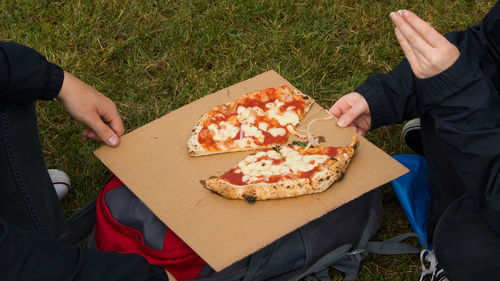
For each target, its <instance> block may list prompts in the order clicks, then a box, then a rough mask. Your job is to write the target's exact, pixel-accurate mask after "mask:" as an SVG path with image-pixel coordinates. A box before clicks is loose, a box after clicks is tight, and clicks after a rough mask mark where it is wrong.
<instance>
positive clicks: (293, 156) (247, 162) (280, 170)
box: [238, 146, 328, 183]
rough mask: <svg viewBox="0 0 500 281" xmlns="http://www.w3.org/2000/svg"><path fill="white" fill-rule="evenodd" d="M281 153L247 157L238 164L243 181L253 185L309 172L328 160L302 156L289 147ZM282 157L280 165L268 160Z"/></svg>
mask: <svg viewBox="0 0 500 281" xmlns="http://www.w3.org/2000/svg"><path fill="white" fill-rule="evenodd" d="M280 153H281V155H280ZM280 153H278V152H277V151H275V150H269V151H267V152H258V153H256V154H254V155H249V156H247V157H246V158H245V159H244V160H243V161H241V162H240V163H238V170H239V171H241V173H242V174H243V177H242V180H243V181H245V182H248V183H252V182H256V181H259V180H267V179H269V177H271V176H284V175H286V174H289V173H298V172H308V171H311V170H313V169H314V168H316V167H317V166H318V165H319V164H322V163H324V162H325V161H326V160H328V156H327V155H317V154H313V155H301V154H299V153H298V152H297V151H295V150H293V149H292V148H290V147H288V146H283V147H281V148H280ZM266 156H267V157H266ZM282 157H283V158H284V160H285V161H284V162H281V163H280V164H273V161H272V160H270V159H268V158H271V159H282Z"/></svg>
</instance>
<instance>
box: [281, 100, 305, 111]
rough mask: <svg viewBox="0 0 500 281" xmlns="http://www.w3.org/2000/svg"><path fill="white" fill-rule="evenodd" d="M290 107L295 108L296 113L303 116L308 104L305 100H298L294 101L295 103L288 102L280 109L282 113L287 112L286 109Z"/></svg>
mask: <svg viewBox="0 0 500 281" xmlns="http://www.w3.org/2000/svg"><path fill="white" fill-rule="evenodd" d="M290 106H294V107H295V108H294V109H293V110H294V111H295V112H296V113H298V114H302V112H303V111H304V108H305V107H306V102H305V101H303V100H296V99H294V100H293V101H290V102H286V103H285V104H284V105H283V106H281V107H280V110H281V112H285V111H286V109H287V108H288V107H290Z"/></svg>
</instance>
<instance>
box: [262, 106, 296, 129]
mask: <svg viewBox="0 0 500 281" xmlns="http://www.w3.org/2000/svg"><path fill="white" fill-rule="evenodd" d="M268 114H269V117H271V118H274V119H276V120H277V121H278V123H280V125H281V126H285V125H287V124H292V125H294V126H295V125H297V123H299V116H298V115H297V113H295V111H293V110H290V111H285V112H284V113H282V112H281V111H279V110H275V109H270V110H269V111H268Z"/></svg>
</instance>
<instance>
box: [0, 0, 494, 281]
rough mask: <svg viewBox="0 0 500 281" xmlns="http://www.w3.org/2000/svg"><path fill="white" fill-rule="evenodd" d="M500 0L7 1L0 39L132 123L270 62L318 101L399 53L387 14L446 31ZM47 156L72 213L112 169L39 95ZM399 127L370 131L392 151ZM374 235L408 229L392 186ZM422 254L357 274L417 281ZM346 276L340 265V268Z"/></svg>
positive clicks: (372, 262)
mask: <svg viewBox="0 0 500 281" xmlns="http://www.w3.org/2000/svg"><path fill="white" fill-rule="evenodd" d="M494 2H495V1H484V0H471V1H465V0H463V1H444V0H437V1H403V0H385V1H381V0H379V1H373V0H372V1H348V0H344V1H340V0H337V1H300V2H299V1H125V0H123V1H119V0H103V1H91V0H79V1H78V0H75V1H30V0H18V1H13V0H3V1H0V19H1V21H0V39H2V40H9V41H15V42H18V43H22V44H25V45H28V46H30V47H32V48H34V49H36V50H38V51H39V52H40V53H42V54H43V55H44V56H46V57H47V58H48V59H49V60H50V61H52V62H54V63H57V64H59V65H61V66H62V67H63V68H64V69H65V70H67V71H69V72H72V73H73V74H75V75H76V76H78V77H80V78H81V79H82V80H83V81H85V82H87V83H88V84H90V85H92V86H94V87H95V88H97V89H98V90H99V91H101V92H102V93H104V94H105V95H107V96H109V97H111V98H112V99H113V100H114V101H115V102H116V103H117V105H118V108H119V111H120V113H121V115H122V117H123V120H124V123H125V126H126V128H127V129H128V130H129V131H130V130H133V129H135V128H137V127H139V126H141V125H144V124H146V123H148V122H150V121H152V120H154V119H156V118H158V117H160V116H162V115H164V114H166V113H168V112H170V111H172V110H175V109H177V108H179V107H181V106H183V105H185V104H188V103H190V102H192V101H194V100H196V99H198V98H200V97H202V96H204V95H207V94H209V93H212V92H214V91H216V90H219V89H222V88H224V87H227V86H229V85H232V84H234V83H237V82H239V81H242V80H245V79H248V78H250V77H253V76H255V75H257V74H259V73H262V72H264V71H266V70H270V69H274V70H276V71H277V72H279V73H280V74H281V75H282V76H284V77H285V78H286V79H288V81H290V82H291V83H292V84H294V85H295V86H296V87H297V88H299V89H301V90H302V91H303V92H305V93H307V94H309V95H311V96H313V97H314V98H315V99H316V100H317V101H318V102H319V104H320V105H322V106H324V107H327V108H328V107H330V106H331V105H332V104H333V103H334V102H335V101H336V100H337V99H338V98H339V97H341V96H342V95H344V94H346V93H348V92H350V91H352V90H353V89H355V88H356V87H357V86H359V85H361V84H362V83H363V81H364V80H365V78H366V77H367V76H368V75H370V74H374V73H378V72H386V71H388V70H390V69H392V68H393V67H394V66H395V65H396V64H397V63H398V62H399V61H400V60H401V59H402V52H401V50H400V48H399V46H398V44H397V41H396V39H395V36H394V34H393V25H392V23H391V22H390V19H389V16H388V15H389V12H391V11H395V10H398V9H402V8H408V9H411V10H413V11H414V12H416V13H417V14H419V15H421V16H422V17H423V18H424V19H425V20H427V21H429V22H430V23H431V24H433V25H434V26H435V27H436V28H437V29H438V31H440V32H442V33H444V32H449V31H453V30H459V29H464V28H466V27H467V26H469V25H473V24H475V23H478V22H479V21H480V20H481V18H482V17H483V16H484V15H485V14H486V12H487V11H488V10H489V9H490V8H491V7H492V6H493V4H494ZM38 110H39V127H40V137H41V140H42V143H43V146H44V152H45V155H46V161H47V165H48V166H49V167H54V168H59V169H63V170H65V171H66V172H68V174H69V175H70V177H71V180H72V183H73V189H72V190H71V192H70V195H69V196H68V197H67V198H66V199H64V201H63V206H64V209H65V212H66V214H67V215H70V214H71V213H73V212H74V211H76V210H77V209H78V208H80V207H81V206H83V205H84V204H85V203H86V202H88V201H90V200H91V199H93V198H94V197H95V196H96V195H97V193H98V191H99V189H100V187H101V186H102V185H103V184H104V183H105V181H106V179H107V178H109V177H110V173H109V172H108V171H107V170H106V168H105V167H104V166H103V165H102V164H101V163H100V162H99V161H98V160H97V159H96V158H95V157H94V156H93V155H92V153H91V152H92V151H93V150H94V149H95V148H97V147H99V144H96V143H92V142H88V143H82V142H81V141H80V132H81V130H82V129H83V126H82V125H81V124H79V123H77V122H76V121H73V120H71V119H70V118H69V117H68V115H66V114H65V111H64V109H63V108H62V107H61V105H60V104H58V103H56V102H43V103H42V102H41V103H39V104H38ZM400 129H401V125H393V126H389V127H385V128H380V129H377V130H375V131H374V132H370V133H369V134H368V138H369V139H370V140H371V141H372V142H374V143H375V144H376V145H377V146H379V147H380V148H382V149H383V150H385V151H386V152H387V153H389V154H394V153H408V151H407V150H406V149H405V148H404V147H403V145H402V142H401V136H400ZM382 190H383V193H384V208H385V213H384V221H383V225H382V229H381V230H380V232H379V233H378V234H377V237H376V238H377V239H385V238H389V237H391V236H394V235H397V234H401V233H404V232H407V231H410V228H409V225H408V223H407V221H406V219H405V217H404V214H403V213H402V211H401V208H400V207H399V204H398V203H397V199H396V197H395V195H394V194H393V192H392V191H391V188H390V186H384V187H383V188H382ZM419 274H420V264H419V262H418V257H416V255H402V256H390V257H382V256H375V257H370V258H368V259H367V260H365V261H364V262H363V264H362V268H361V272H360V276H359V279H360V280H417V279H418V276H419ZM332 278H333V280H339V278H340V277H339V275H335V276H334V277H332Z"/></svg>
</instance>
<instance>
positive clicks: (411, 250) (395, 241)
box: [366, 232, 427, 255]
mask: <svg viewBox="0 0 500 281" xmlns="http://www.w3.org/2000/svg"><path fill="white" fill-rule="evenodd" d="M410 237H417V238H419V239H420V238H421V237H420V235H418V234H416V233H413V232H409V233H405V234H401V235H398V236H395V237H392V238H390V239H387V240H384V241H380V242H368V244H367V245H366V250H367V251H368V252H369V253H372V254H380V255H397V254H420V251H421V250H420V249H418V248H415V247H413V246H410V245H408V244H405V243H400V242H401V241H403V240H405V239H407V238H410ZM422 241H424V240H422ZM424 248H427V243H426V242H425V241H424Z"/></svg>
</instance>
